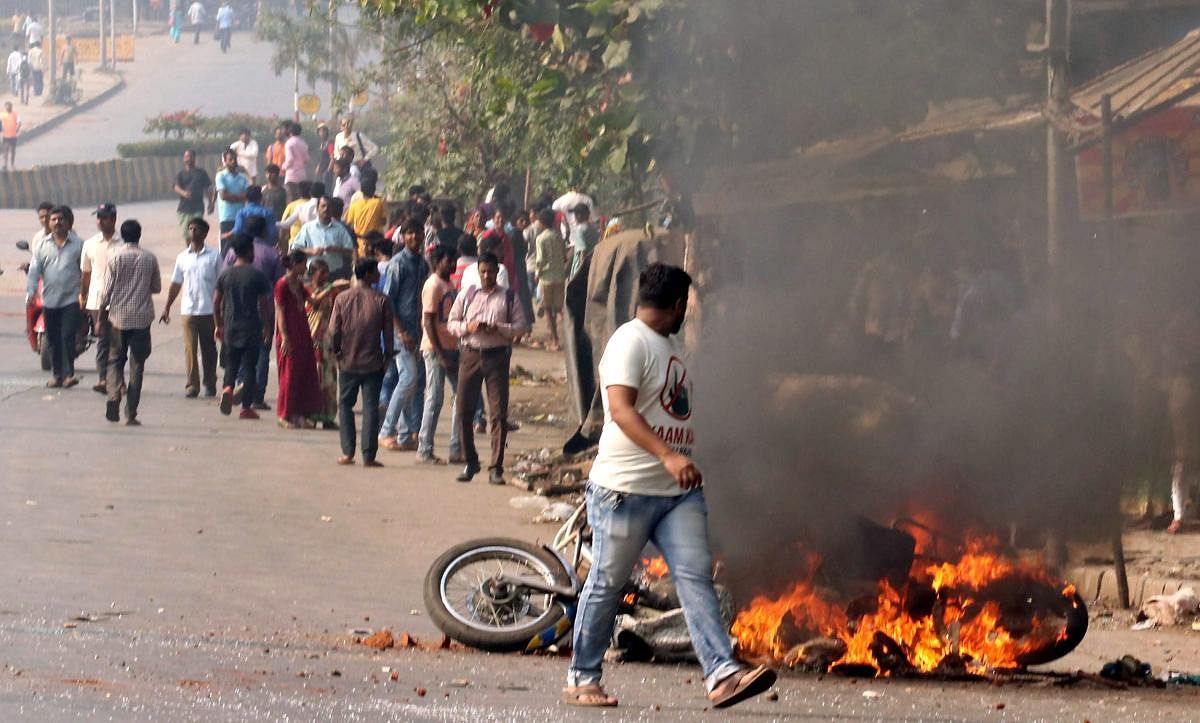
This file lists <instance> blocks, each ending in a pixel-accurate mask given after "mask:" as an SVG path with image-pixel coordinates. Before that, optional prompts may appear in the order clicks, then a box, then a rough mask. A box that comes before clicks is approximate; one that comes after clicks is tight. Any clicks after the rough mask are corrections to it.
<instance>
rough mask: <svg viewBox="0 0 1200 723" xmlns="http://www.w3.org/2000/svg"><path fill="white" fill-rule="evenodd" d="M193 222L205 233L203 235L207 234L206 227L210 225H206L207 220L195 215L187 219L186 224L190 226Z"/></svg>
mask: <svg viewBox="0 0 1200 723" xmlns="http://www.w3.org/2000/svg"><path fill="white" fill-rule="evenodd" d="M193 224H195V225H196V226H198V227H199V228H200V230H201V231H203V232H204V233H205V235H207V234H208V229H209V228H210V226H209V225H208V221H205V220H204V219H203V218H201V217H199V216H196V217H195V218H190V219H188V222H187V225H189V226H191V225H193Z"/></svg>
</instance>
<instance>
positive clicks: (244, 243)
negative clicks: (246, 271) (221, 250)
mask: <svg viewBox="0 0 1200 723" xmlns="http://www.w3.org/2000/svg"><path fill="white" fill-rule="evenodd" d="M229 245H230V246H231V247H232V248H233V253H234V254H235V255H236V256H237V257H238V258H239V259H244V260H246V261H253V260H254V239H253V238H251V237H250V236H248V235H247V234H244V233H239V234H234V236H233V242H232V243H230V244H229Z"/></svg>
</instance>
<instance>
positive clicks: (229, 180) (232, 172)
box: [214, 148, 262, 257]
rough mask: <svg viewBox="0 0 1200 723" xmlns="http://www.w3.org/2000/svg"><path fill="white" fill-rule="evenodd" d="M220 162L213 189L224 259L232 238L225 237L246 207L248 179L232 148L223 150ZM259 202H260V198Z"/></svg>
mask: <svg viewBox="0 0 1200 723" xmlns="http://www.w3.org/2000/svg"><path fill="white" fill-rule="evenodd" d="M221 161H222V163H223V164H224V165H223V166H222V168H221V170H220V171H218V172H217V178H216V181H215V182H214V188H216V193H217V221H219V222H220V225H221V256H222V257H224V256H225V252H226V251H228V250H229V239H230V238H232V235H230V236H228V237H227V236H226V234H227V233H228V232H230V231H233V224H234V223H235V222H236V221H237V213H238V211H241V210H242V208H243V207H244V206H245V205H246V189H247V188H249V186H250V177H249V176H247V175H246V174H245V173H242V169H241V168H239V167H238V164H237V151H235V150H233V149H232V148H226V149H225V153H223V154H222V155H221ZM259 200H262V199H261V197H260V199H259Z"/></svg>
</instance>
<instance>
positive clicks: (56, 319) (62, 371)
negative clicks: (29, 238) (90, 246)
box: [25, 206, 83, 388]
mask: <svg viewBox="0 0 1200 723" xmlns="http://www.w3.org/2000/svg"><path fill="white" fill-rule="evenodd" d="M74 225H75V214H74V213H72V211H71V209H70V208H69V207H67V206H55V207H54V208H53V209H51V211H50V235H49V236H47V237H46V238H45V240H43V241H42V243H40V244H38V245H37V246H36V247H35V248H34V249H33V259H32V260H31V261H30V262H29V277H28V279H26V287H25V304H26V306H35V305H36V304H37V295H38V282H39V281H40V282H41V285H42V289H41V293H42V315H43V316H44V318H45V320H46V332H45V336H46V343H47V344H48V345H49V346H50V359H51V365H50V369H51V375H52V376H51V379H50V381H49V382H47V383H46V386H48V387H51V388H57V387H73V386H75V385H76V384H78V383H79V379H78V378H76V377H75V349H76V339H75V337H76V335H77V334H78V332H79V322H80V316H79V314H80V312H79V289H80V284H81V281H82V277H83V271H82V269H81V268H80V261H81V260H82V257H83V241H82V240H81V239H80V238H79V236H77V235H76V234H75V232H74V231H72V230H71V227H72V226H74ZM27 317H28V318H32V316H30V315H28V314H27Z"/></svg>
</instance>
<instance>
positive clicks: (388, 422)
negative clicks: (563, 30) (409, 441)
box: [379, 346, 417, 440]
mask: <svg viewBox="0 0 1200 723" xmlns="http://www.w3.org/2000/svg"><path fill="white" fill-rule="evenodd" d="M393 365H394V366H395V370H396V371H395V374H396V376H395V377H394V378H395V380H396V381H395V384H396V386H395V388H394V389H392V393H391V396H390V397H389V398H388V404H387V413H386V414H384V417H383V426H382V427H380V428H379V436H380V437H381V438H382V437H391V436H395V437H396V438H397V439H400V440H403V439H404V438H406V437H408V435H409V434H411V433H412V432H411V430H410V429H409V425H408V421H407V420H406V418H405V415H404V410H405V409H406V408H407V407H408V405H409V402H411V401H412V395H413V391H414V390H416V388H417V360H416V355H415V354H414V353H413V352H411V351H409V350H408V349H405V348H404V347H403V346H401V347H400V348H399V351H397V352H396V356H395V357H394V361H393ZM382 396H383V395H382V394H381V395H380V398H381V399H382Z"/></svg>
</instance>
